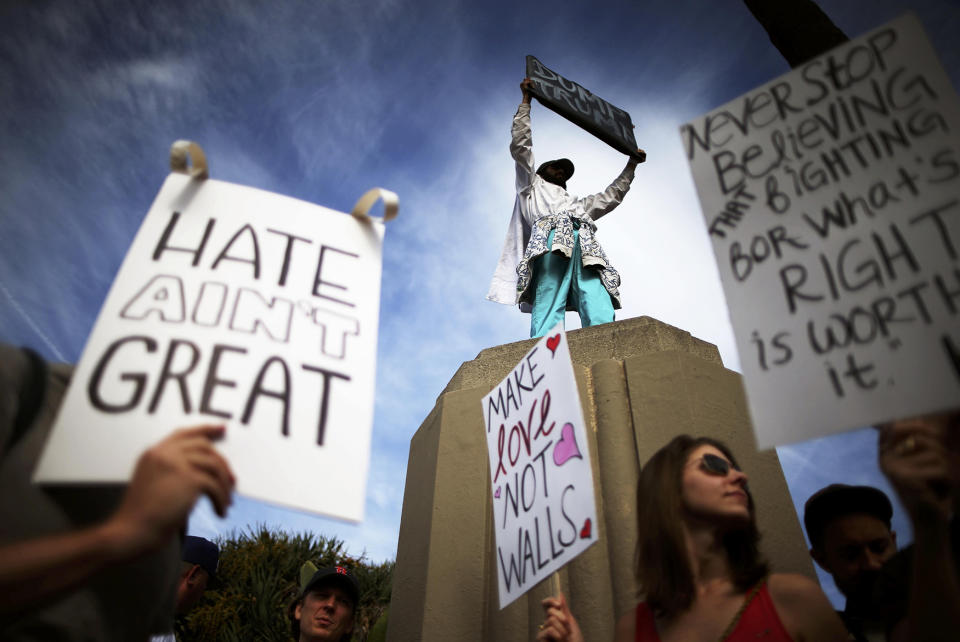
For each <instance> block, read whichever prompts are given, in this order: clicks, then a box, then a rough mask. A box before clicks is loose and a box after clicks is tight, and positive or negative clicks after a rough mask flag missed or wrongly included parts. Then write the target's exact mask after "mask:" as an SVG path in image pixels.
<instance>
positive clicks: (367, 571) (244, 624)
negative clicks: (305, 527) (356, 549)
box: [177, 525, 394, 642]
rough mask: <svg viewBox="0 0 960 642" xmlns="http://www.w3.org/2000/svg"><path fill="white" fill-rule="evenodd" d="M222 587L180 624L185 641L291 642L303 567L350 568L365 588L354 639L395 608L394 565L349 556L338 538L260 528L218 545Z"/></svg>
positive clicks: (179, 631) (361, 641)
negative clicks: (293, 607)
mask: <svg viewBox="0 0 960 642" xmlns="http://www.w3.org/2000/svg"><path fill="white" fill-rule="evenodd" d="M217 544H218V545H219V546H220V568H219V570H218V571H217V582H216V585H215V586H214V587H212V588H208V589H207V591H206V592H205V593H204V597H203V600H202V601H201V602H200V604H198V605H197V607H196V608H195V609H193V611H191V612H190V614H189V615H188V616H187V617H185V618H182V619H181V620H180V621H179V622H178V623H177V634H178V639H179V640H181V641H182V642H191V641H194V640H196V641H198V642H200V641H202V642H207V641H210V642H233V641H244V642H246V641H248V640H258V641H259V640H263V641H265V642H290V640H291V634H290V621H289V619H288V617H287V608H288V607H289V605H290V603H291V602H292V601H293V600H294V599H295V598H296V597H297V594H298V593H299V572H300V566H301V565H302V564H303V563H304V562H306V561H307V560H311V561H313V563H314V564H316V565H317V566H318V567H323V566H332V565H335V564H339V565H340V566H346V567H347V568H349V569H350V571H351V572H352V573H353V574H354V576H355V577H356V578H357V583H358V584H359V585H360V604H359V606H358V608H357V613H356V625H355V627H354V634H353V640H355V641H356V642H364V641H365V640H366V639H367V634H368V632H369V630H370V628H371V627H372V626H373V624H374V623H375V622H376V621H377V620H378V619H379V618H380V616H381V615H382V614H383V612H384V611H385V610H386V609H387V607H388V606H389V605H390V588H391V582H392V577H393V567H394V562H392V561H390V562H383V563H380V564H371V563H369V562H368V561H367V560H366V559H365V558H364V557H363V556H361V557H360V558H359V559H354V558H351V557H349V556H347V555H346V554H345V553H344V551H343V547H344V543H343V542H342V541H340V540H337V539H336V538H330V539H328V538H326V537H323V536H322V535H313V534H309V533H302V534H298V535H291V534H289V533H284V532H282V531H271V530H269V529H268V528H267V527H266V526H263V525H260V526H257V527H256V528H251V529H250V530H249V531H248V532H246V533H241V534H239V535H238V534H236V533H234V534H231V535H230V536H229V537H225V538H220V539H219V540H218V541H217Z"/></svg>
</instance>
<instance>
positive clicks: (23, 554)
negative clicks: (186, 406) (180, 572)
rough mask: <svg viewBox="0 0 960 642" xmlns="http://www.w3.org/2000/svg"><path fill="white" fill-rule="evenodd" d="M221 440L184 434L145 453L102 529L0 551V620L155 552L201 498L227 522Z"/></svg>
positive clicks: (201, 430) (204, 429)
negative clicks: (218, 443)
mask: <svg viewBox="0 0 960 642" xmlns="http://www.w3.org/2000/svg"><path fill="white" fill-rule="evenodd" d="M223 434H224V429H223V427H222V426H197V427H195V428H187V429H183V430H178V431H176V432H174V433H173V434H172V435H170V436H169V437H167V438H166V439H164V440H163V441H161V442H159V443H158V444H156V445H155V446H153V447H152V448H150V449H149V450H147V451H146V452H145V453H144V454H143V455H142V456H141V457H140V460H139V461H138V462H137V466H136V469H135V470H134V473H133V478H132V479H131V480H130V484H129V485H128V486H127V490H126V493H125V494H124V496H123V500H122V501H121V504H120V507H119V508H118V509H117V511H116V512H115V513H114V514H113V516H112V517H110V518H109V519H108V520H107V521H105V522H103V523H102V524H99V525H96V526H91V527H89V528H85V529H83V530H78V531H74V532H71V533H64V534H61V535H50V536H45V537H39V538H36V539H30V540H25V541H20V542H14V543H10V544H4V545H2V546H0V616H6V615H9V614H12V613H16V612H17V611H20V610H22V609H24V608H26V607H29V606H31V605H34V604H37V603H40V602H41V601H43V600H48V599H50V598H52V597H54V596H56V595H59V594H60V593H63V592H65V591H68V590H70V589H71V588H74V587H76V586H79V585H80V584H83V583H84V582H86V581H88V580H89V579H90V578H91V577H92V576H93V575H94V574H96V573H97V572H98V571H100V570H102V569H104V568H107V567H110V566H113V565H115V564H119V563H121V562H125V561H128V560H132V559H135V558H137V557H139V556H140V555H143V554H145V553H147V552H150V551H154V550H157V549H159V548H161V547H162V546H164V545H165V544H166V543H167V542H169V541H170V538H171V537H173V535H174V534H175V533H176V532H177V530H178V529H179V528H181V527H182V526H183V525H184V524H185V523H186V520H187V516H188V515H189V514H190V510H191V509H192V508H193V505H194V503H195V502H196V500H197V497H199V496H200V495H207V496H208V497H209V498H210V499H211V501H212V502H213V505H214V507H215V509H216V511H217V513H218V514H219V515H220V516H221V517H222V516H224V515H226V512H227V506H228V505H229V504H230V503H231V498H230V494H231V492H232V490H233V485H234V478H233V473H232V472H231V471H230V467H229V465H228V464H227V462H226V460H225V459H223V457H221V456H220V455H219V454H218V453H217V451H216V450H215V449H214V447H213V441H215V440H218V439H221V438H222V437H223Z"/></svg>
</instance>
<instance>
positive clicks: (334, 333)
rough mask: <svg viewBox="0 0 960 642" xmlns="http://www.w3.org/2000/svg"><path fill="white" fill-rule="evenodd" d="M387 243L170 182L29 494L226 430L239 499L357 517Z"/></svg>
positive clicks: (377, 226)
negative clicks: (212, 428)
mask: <svg viewBox="0 0 960 642" xmlns="http://www.w3.org/2000/svg"><path fill="white" fill-rule="evenodd" d="M386 194H387V196H385V199H386V198H392V197H393V195H392V194H390V193H386ZM368 200H369V199H368ZM359 205H360V204H358V206H359ZM367 207H369V203H368V204H367ZM392 207H393V206H392V205H391V206H390V207H389V208H388V209H392ZM391 214H392V212H391ZM383 235H384V225H383V222H382V221H380V220H371V219H370V218H369V217H366V216H365V215H363V216H357V217H355V216H350V215H348V214H344V213H341V212H337V211H334V210H330V209H327V208H325V207H320V206H317V205H313V204H310V203H306V202H303V201H299V200H296V199H292V198H288V197H285V196H280V195H278V194H272V193H270V192H265V191H261V190H258V189H253V188H250V187H244V186H240V185H233V184H230V183H224V182H220V181H214V180H196V179H191V178H190V177H189V176H186V175H182V174H171V175H170V176H169V177H168V178H167V179H166V181H165V182H164V184H163V187H162V188H161V190H160V193H159V194H158V195H157V197H156V200H155V201H154V203H153V205H152V207H151V208H150V211H149V213H148V214H147V217H146V218H145V219H144V221H143V224H142V225H141V227H140V230H139V232H138V233H137V236H136V238H135V239H134V241H133V244H132V245H131V246H130V249H129V251H128V253H127V256H126V258H125V259H124V261H123V265H122V266H121V268H120V271H119V273H118V274H117V277H116V279H115V281H114V283H113V285H112V287H111V289H110V292H109V294H108V296H107V299H106V302H105V303H104V305H103V308H102V309H101V311H100V315H99V317H98V319H97V322H96V324H95V326H94V328H93V332H92V333H91V335H90V337H89V339H88V341H87V344H86V347H85V348H84V351H83V355H82V357H81V359H80V362H79V363H78V365H77V368H76V371H75V373H74V375H73V380H72V383H71V386H70V388H69V390H68V392H67V396H66V399H65V401H64V404H63V406H62V408H61V411H60V414H59V416H58V419H57V422H56V424H55V426H54V428H53V431H52V433H51V436H50V438H49V440H48V442H47V446H46V450H45V451H44V453H43V456H42V458H41V460H40V463H39V465H38V468H37V471H36V473H35V480H36V481H38V482H121V481H126V480H127V479H129V476H130V474H131V473H132V471H133V466H134V464H135V462H136V459H137V457H138V456H139V455H140V453H141V452H143V450H145V449H146V448H147V447H149V446H151V445H152V444H154V443H156V442H157V441H159V440H160V439H162V438H163V437H164V436H165V435H167V434H168V433H170V432H172V431H173V430H174V429H176V428H179V427H183V426H187V425H194V424H200V423H225V424H226V425H227V431H226V438H225V440H224V441H223V442H222V443H219V444H218V449H219V450H220V451H221V452H222V453H223V455H224V456H225V457H226V458H227V459H228V461H229V462H230V465H231V467H232V468H233V470H234V472H235V474H236V477H237V490H238V492H240V493H242V494H244V495H248V496H250V497H255V498H258V499H263V500H266V501H270V502H274V503H277V504H282V505H286V506H290V507H293V508H299V509H304V510H308V511H311V512H316V513H322V514H326V515H331V516H335V517H340V518H344V519H349V520H354V521H359V520H361V519H362V517H363V506H364V496H365V487H366V478H367V469H368V465H369V453H370V434H371V428H372V423H373V405H374V404H373V401H374V400H373V392H374V371H375V365H376V349H377V322H378V313H379V303H380V270H381V253H382V244H383Z"/></svg>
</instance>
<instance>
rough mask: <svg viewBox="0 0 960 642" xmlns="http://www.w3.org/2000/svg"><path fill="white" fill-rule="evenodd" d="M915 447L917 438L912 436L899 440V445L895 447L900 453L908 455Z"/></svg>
mask: <svg viewBox="0 0 960 642" xmlns="http://www.w3.org/2000/svg"><path fill="white" fill-rule="evenodd" d="M916 449H917V440H916V439H914V438H913V437H912V436H911V437H907V438H906V439H904V440H903V441H902V442H900V445H899V446H898V447H897V451H898V453H899V454H901V455H908V454H910V453H912V452H913V451H914V450H916Z"/></svg>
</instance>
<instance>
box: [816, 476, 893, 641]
mask: <svg viewBox="0 0 960 642" xmlns="http://www.w3.org/2000/svg"><path fill="white" fill-rule="evenodd" d="M892 516H893V507H892V506H891V504H890V500H889V499H888V498H887V496H886V495H885V494H884V493H883V491H881V490H878V489H876V488H873V487H870V486H848V485H846V484H831V485H829V486H827V487H826V488H821V489H820V490H818V491H817V492H816V493H814V494H813V495H812V496H811V497H810V499H808V500H807V503H806V504H805V506H804V510H803V523H804V526H805V527H806V529H807V537H808V538H809V539H810V556H811V557H813V559H814V560H815V561H816V562H817V564H819V565H820V568H822V569H823V570H825V571H827V572H828V573H830V575H832V576H833V581H834V582H835V583H836V585H837V588H838V589H839V590H840V592H841V593H843V595H844V597H846V598H847V603H846V608H845V609H844V610H843V611H841V612H840V616H841V617H842V618H843V621H844V623H845V624H846V625H847V629H848V630H849V631H850V633H851V635H852V636H853V637H854V639H856V640H858V641H869V640H874V639H879V640H882V639H884V637H883V636H884V634H885V630H884V625H883V621H882V614H879V613H876V612H875V611H876V609H874V608H872V601H873V600H872V597H873V590H874V584H875V582H876V580H877V577H878V575H879V571H880V568H881V567H882V566H883V564H884V562H886V561H887V560H888V559H890V558H891V557H892V556H893V554H894V553H896V552H897V534H896V533H895V532H893V531H892V530H891V528H890V519H891V517H892Z"/></svg>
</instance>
